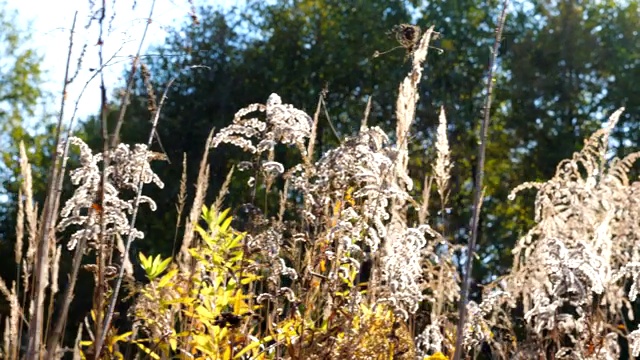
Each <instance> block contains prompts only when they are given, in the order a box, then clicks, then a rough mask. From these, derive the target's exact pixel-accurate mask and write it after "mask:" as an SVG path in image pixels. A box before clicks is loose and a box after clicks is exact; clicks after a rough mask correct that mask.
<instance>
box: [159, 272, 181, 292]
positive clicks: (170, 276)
mask: <svg viewBox="0 0 640 360" xmlns="http://www.w3.org/2000/svg"><path fill="white" fill-rule="evenodd" d="M177 273H178V269H173V270H171V271H169V272H168V273H166V274H165V275H164V276H163V277H162V278H161V279H160V281H159V282H158V287H161V288H162V287H164V286H165V285H167V284H168V283H169V281H171V279H173V277H174V276H175V275H176V274H177Z"/></svg>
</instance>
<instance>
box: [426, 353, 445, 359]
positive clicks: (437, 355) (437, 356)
mask: <svg viewBox="0 0 640 360" xmlns="http://www.w3.org/2000/svg"><path fill="white" fill-rule="evenodd" d="M424 360H449V358H448V357H446V356H445V355H444V354H443V353H441V352H440V351H438V352H437V353H435V354H433V355H430V356H425V357H424Z"/></svg>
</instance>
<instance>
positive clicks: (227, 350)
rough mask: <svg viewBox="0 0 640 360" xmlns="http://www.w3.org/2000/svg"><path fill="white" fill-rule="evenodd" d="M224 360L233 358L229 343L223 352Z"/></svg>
mask: <svg viewBox="0 0 640 360" xmlns="http://www.w3.org/2000/svg"><path fill="white" fill-rule="evenodd" d="M222 359H223V360H229V359H231V346H229V345H227V346H226V347H225V349H224V353H222Z"/></svg>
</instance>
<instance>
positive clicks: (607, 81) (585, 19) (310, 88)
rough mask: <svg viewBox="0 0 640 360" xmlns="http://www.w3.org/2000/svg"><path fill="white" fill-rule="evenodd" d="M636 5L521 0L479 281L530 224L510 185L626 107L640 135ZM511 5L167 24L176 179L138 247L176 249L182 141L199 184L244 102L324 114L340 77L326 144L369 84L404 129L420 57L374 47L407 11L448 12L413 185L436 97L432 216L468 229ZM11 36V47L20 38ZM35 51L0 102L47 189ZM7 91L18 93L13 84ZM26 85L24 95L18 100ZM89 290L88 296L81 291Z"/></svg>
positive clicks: (214, 17) (7, 221) (221, 167)
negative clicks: (447, 170)
mask: <svg viewBox="0 0 640 360" xmlns="http://www.w3.org/2000/svg"><path fill="white" fill-rule="evenodd" d="M639 3H640V2H639V1H637V0H628V1H612V0H608V1H596V0H578V1H575V0H554V1H551V0H543V1H522V2H516V3H515V4H513V5H511V8H510V15H509V17H508V22H507V25H506V29H505V38H504V42H503V44H502V47H501V50H500V51H501V53H500V54H499V57H498V64H497V67H498V68H497V72H496V76H495V81H496V91H495V99H494V104H495V106H494V108H493V114H492V124H491V128H490V140H489V146H488V149H487V159H488V162H487V168H486V177H485V181H486V184H485V185H486V192H485V195H486V198H485V202H484V204H483V213H482V220H481V229H480V236H479V241H478V259H477V261H476V264H475V265H474V275H473V279H475V281H476V282H478V283H482V282H486V281H487V280H489V279H492V278H495V277H497V276H500V275H501V274H504V273H505V271H507V269H509V268H510V265H511V253H510V250H511V248H512V247H513V245H514V242H515V240H516V239H517V238H518V236H519V235H521V234H522V233H523V232H524V231H525V230H526V229H527V228H528V227H529V226H530V225H531V221H532V212H531V210H530V209H531V208H532V207H531V204H532V198H531V197H529V198H527V197H519V198H518V199H517V200H516V201H513V202H508V201H507V194H508V193H509V191H510V190H511V189H512V188H513V187H515V186H516V185H518V184H520V183H522V182H525V181H535V180H542V179H547V178H549V177H550V176H551V175H552V174H553V173H554V171H555V166H556V165H557V163H558V162H559V160H561V159H563V158H566V157H570V156H571V154H572V153H573V152H574V151H576V150H577V149H579V148H580V147H581V146H582V139H583V138H585V136H586V135H588V134H590V133H591V132H592V131H593V130H594V129H596V128H598V127H599V126H600V124H601V122H602V119H604V118H606V116H607V115H608V114H609V113H610V112H612V111H613V110H614V109H615V108H617V107H619V106H625V107H626V108H627V111H626V112H625V113H624V115H623V117H622V118H621V122H620V124H619V126H618V128H617V130H616V131H617V132H616V133H615V134H614V137H615V138H616V139H617V142H618V144H620V145H626V146H631V148H635V147H636V146H635V145H637V144H638V142H639V141H640V139H639V138H638V137H639V136H640V131H639V130H640V128H639V127H640V125H639V124H640V122H639V121H638V120H639V116H640V94H639V92H640V88H639V87H638V86H637V82H638V81H639V80H640V70H639V63H640V50H639V49H640V43H639V42H640V40H639V37H638V28H639V26H638V25H639V24H640V8H639ZM498 11H499V6H498V1H495V0H492V1H478V0H455V1H430V2H422V1H411V2H406V1H382V0H372V1H337V0H317V1H311V0H290V1H279V2H276V3H275V4H265V3H263V2H261V1H248V2H247V5H246V7H243V8H233V9H227V10H222V9H220V8H216V7H211V6H210V7H203V8H200V9H198V12H197V13H198V20H199V23H194V22H185V23H184V24H183V25H182V26H180V27H178V28H176V29H174V30H173V31H171V32H170V34H169V36H168V37H167V39H166V41H165V43H164V44H162V45H160V46H158V47H157V48H156V49H154V50H153V51H150V53H149V54H148V55H146V56H144V57H143V58H142V62H143V63H145V64H146V66H147V67H148V68H149V69H150V72H151V78H152V82H153V84H154V85H155V92H156V94H157V95H158V97H159V95H160V94H161V93H162V91H164V87H165V86H166V84H167V83H168V82H169V81H170V79H172V78H173V77H176V76H177V77H178V78H177V81H176V82H175V83H174V84H173V86H172V87H171V89H169V91H168V99H167V101H166V104H165V106H164V108H163V109H162V112H161V115H160V126H159V130H158V132H159V138H160V139H161V141H162V147H160V145H159V144H157V143H156V144H155V145H154V150H156V151H166V153H167V155H168V157H169V159H170V163H168V162H167V163H163V164H160V165H158V167H157V173H158V174H159V175H160V177H161V178H162V179H163V181H165V183H166V187H165V188H164V189H163V190H157V189H152V188H150V189H148V190H146V191H148V194H149V195H150V196H151V197H152V198H154V199H155V200H156V201H157V202H158V211H156V212H155V213H151V212H149V211H148V210H143V211H142V213H141V216H140V217H139V220H138V223H139V227H138V228H139V229H141V230H143V231H144V232H145V233H146V237H145V239H144V240H141V241H138V242H136V243H135V244H134V247H135V248H134V249H133V250H134V251H138V250H143V251H145V252H146V253H163V254H164V255H169V254H171V253H172V251H173V249H175V248H176V247H179V244H175V243H174V230H175V224H176V216H177V214H176V210H175V205H174V204H175V203H176V199H177V194H178V191H179V182H180V176H181V172H182V165H181V164H182V156H183V153H184V154H185V156H186V159H187V163H188V171H187V174H188V181H187V183H188V186H187V189H188V192H189V196H192V195H193V191H192V190H193V187H192V184H193V183H194V182H195V179H196V176H197V164H198V163H199V161H200V158H201V156H202V152H203V147H204V144H205V139H206V137H207V134H208V133H209V131H210V130H211V129H212V128H217V129H220V128H222V127H224V126H225V125H228V124H229V123H230V121H231V119H232V118H233V114H234V113H235V111H236V110H237V109H240V108H242V107H244V106H246V105H247V104H250V103H256V102H264V101H265V100H266V98H267V97H268V96H269V94H270V93H272V92H277V93H278V94H279V95H281V96H282V98H283V100H284V101H285V102H287V103H291V104H295V105H296V107H298V108H300V109H304V110H306V111H307V112H308V113H310V114H312V113H313V112H314V111H315V108H316V105H317V102H318V97H319V94H320V93H321V92H323V90H328V92H327V93H326V97H325V99H324V100H325V103H326V106H327V113H328V115H329V118H330V121H329V120H327V117H326V116H324V114H323V116H321V120H320V131H319V135H318V146H319V148H318V150H319V151H317V152H316V154H320V153H322V152H323V151H324V150H326V149H329V148H331V147H333V146H335V145H336V144H338V143H339V142H340V141H341V140H343V139H344V137H345V136H349V135H352V134H354V133H355V132H356V131H357V129H358V128H359V125H360V122H361V119H362V116H363V113H364V109H365V105H366V102H367V99H368V98H369V97H370V96H371V97H372V99H373V101H372V109H371V114H370V116H369V124H372V125H379V126H382V127H383V128H384V129H385V130H387V131H389V132H392V130H393V129H394V128H395V123H394V107H395V98H396V95H397V86H398V83H399V81H400V79H401V78H402V77H403V76H404V75H405V74H406V72H407V70H408V64H407V62H406V59H405V51H404V50H402V49H398V50H395V51H392V52H389V53H387V54H384V55H382V56H379V57H374V56H373V54H374V53H375V52H376V51H379V52H384V51H386V50H389V49H391V48H393V47H395V46H397V43H396V42H395V40H394V39H393V36H389V35H388V34H387V32H388V31H389V30H390V29H391V28H392V27H393V26H394V25H397V24H400V23H415V24H418V25H420V26H421V27H423V28H426V27H428V26H430V25H435V29H436V31H438V32H439V33H440V38H439V39H438V40H437V41H436V42H434V46H437V47H438V48H440V49H442V52H441V53H439V52H438V51H436V50H435V49H433V50H432V52H431V54H430V55H429V58H428V61H427V68H426V70H425V77H426V78H425V79H424V80H423V81H422V85H421V99H420V102H419V108H418V111H417V114H416V117H417V120H416V125H415V127H414V129H412V133H413V134H414V135H413V137H412V138H411V159H412V162H411V163H410V171H411V175H412V177H413V178H414V180H415V181H416V185H417V186H416V189H415V191H416V192H420V191H422V184H421V182H422V179H424V177H425V176H427V175H429V174H430V172H431V169H430V168H429V166H428V164H429V163H430V161H431V159H432V158H433V156H434V151H433V150H432V143H433V129H435V124H436V123H437V115H438V109H439V108H440V107H441V106H442V107H444V109H445V111H446V112H447V118H448V120H449V138H450V141H451V148H452V151H453V153H452V161H453V163H454V164H455V167H454V170H453V178H452V189H451V198H450V202H449V204H448V209H447V211H446V212H445V214H441V213H439V207H438V206H436V207H434V208H433V209H432V211H431V214H432V218H433V222H434V223H437V225H438V226H439V227H440V229H439V230H441V231H443V233H444V234H445V235H446V236H448V237H450V238H452V239H455V241H457V242H459V243H465V242H466V240H467V235H468V233H467V231H468V230H467V229H468V224H469V217H470V212H471V191H472V187H473V183H472V182H473V179H474V173H475V168H474V166H475V163H476V160H475V156H476V152H477V149H476V147H477V132H478V130H479V123H480V121H479V119H480V114H481V110H482V104H483V103H482V99H483V96H484V81H485V80H484V77H485V76H486V73H487V70H488V69H487V66H488V62H489V56H490V44H491V42H492V41H493V29H494V28H495V25H496V24H495V21H496V19H497V17H498ZM0 24H1V26H2V30H3V31H2V33H5V32H4V30H8V31H10V30H12V31H14V32H16V31H17V30H15V29H13V28H12V27H11V24H10V23H9V22H6V21H3V22H0ZM6 41H7V40H5V42H6ZM21 41H23V42H24V40H21ZM8 44H9V46H8V49H12V46H14V45H12V43H11V42H8ZM29 56H31V57H27V58H28V59H29V62H28V63H26V62H25V61H23V60H21V59H23V55H22V54H19V53H16V52H15V51H14V52H12V53H11V52H10V53H9V55H8V57H7V58H9V59H11V62H13V61H14V60H15V67H16V68H18V69H22V70H20V71H4V70H3V71H0V78H1V79H2V81H0V84H13V86H14V87H15V88H11V87H10V88H8V90H5V88H3V87H0V110H1V109H14V108H19V109H21V110H20V111H19V112H18V113H15V111H10V112H7V111H4V112H3V111H0V126H2V129H3V134H2V136H3V138H2V139H3V140H2V142H3V144H7V143H9V141H7V142H5V140H4V139H6V138H7V137H9V138H11V139H12V141H11V143H12V144H17V141H18V140H19V139H27V140H28V142H29V143H30V144H31V146H32V148H33V149H34V151H33V153H32V158H31V160H32V162H33V163H34V164H35V165H36V168H35V169H34V174H36V176H37V178H38V180H37V181H38V183H37V184H36V190H37V192H38V194H37V195H39V196H40V198H41V197H42V196H43V189H44V187H43V184H44V177H45V176H46V172H45V169H46V166H47V161H46V160H47V159H48V158H49V155H48V154H49V153H48V151H50V145H51V144H50V140H51V139H50V138H47V137H46V136H41V137H38V136H29V137H27V135H26V132H25V130H24V126H23V125H24V124H22V123H20V119H22V118H28V117H31V116H32V115H33V112H30V111H29V109H32V108H33V107H34V106H35V104H36V99H37V98H38V97H39V96H40V94H39V93H38V78H37V76H36V75H37V63H38V58H37V56H35V55H29ZM193 66H198V67H195V68H193ZM20 74H23V75H24V74H32V75H33V76H32V77H26V78H25V77H24V76H23V77H20V76H21V75H20ZM135 76H136V86H135V88H134V96H133V97H132V98H131V103H130V105H129V107H128V111H127V116H126V120H125V124H124V127H123V129H122V134H121V141H122V142H125V143H134V142H142V141H144V140H145V139H146V136H147V135H146V134H148V131H149V129H150V121H149V119H150V113H149V109H148V105H147V104H148V103H147V93H146V89H145V86H144V83H143V81H142V78H141V77H140V74H139V73H136V74H135ZM16 86H17V87H16ZM6 91H8V92H9V94H13V96H8V97H7V96H4V93H5V92H6ZM118 94H119V92H117V91H114V96H113V97H112V103H113V105H112V107H111V110H112V113H111V114H110V117H109V123H110V124H113V123H114V122H115V119H116V118H117V112H118V110H119V109H118V107H117V106H116V105H115V104H118V103H119V101H118V100H119V99H118V97H119V95H118ZM14 99H17V101H20V102H21V103H20V104H22V105H20V106H18V107H16V106H14V105H13V104H14V102H12V101H16V100H14ZM9 113H10V114H13V115H7V114H9ZM16 114H18V115H16ZM97 120H98V119H97V118H90V119H87V120H86V121H85V122H84V125H83V129H82V131H81V132H82V133H83V134H84V136H85V138H86V139H87V140H88V143H89V144H90V145H91V146H92V147H93V148H94V149H98V148H101V142H102V140H101V138H100V126H99V122H98V121H97ZM330 122H331V124H332V125H333V126H334V127H335V129H336V133H334V131H333V130H332V129H331V126H330ZM7 129H11V130H10V131H9V130H7ZM40 134H46V132H42V131H41V132H40ZM4 147H5V146H3V150H5V151H7V150H9V151H8V152H6V153H5V154H6V155H4V158H3V160H4V162H5V166H4V167H2V169H0V170H1V171H2V173H1V174H2V179H1V180H2V192H3V193H2V194H3V195H4V197H3V198H2V199H1V201H2V202H3V206H2V209H1V211H0V221H1V224H0V240H1V241H2V244H0V245H2V246H1V247H0V249H1V251H2V252H3V256H8V255H6V254H10V253H11V252H12V249H11V244H12V243H13V242H14V240H13V238H12V236H14V235H13V227H14V224H15V216H14V215H13V213H14V212H15V211H14V210H15V209H14V207H13V206H14V205H13V204H14V203H15V201H14V200H15V196H16V195H17V194H16V190H17V187H16V183H15V182H16V179H17V178H16V175H15V174H16V170H15V169H16V166H15V163H14V162H13V161H15V154H17V147H15V148H14V147H9V146H7V147H6V149H4ZM615 151H616V152H617V153H618V154H619V155H622V154H625V153H628V152H629V151H631V149H629V148H625V146H619V147H617V148H616V149H615ZM277 156H278V157H280V158H281V159H285V160H284V163H285V166H286V157H287V150H286V149H282V150H281V151H280V152H279V154H278V155H277ZM241 159H242V157H241V154H240V153H239V152H238V151H237V150H236V149H235V148H234V147H221V148H220V149H216V151H214V152H212V153H211V154H210V163H211V182H210V186H209V196H208V201H209V202H210V201H212V199H213V198H214V197H215V195H217V191H218V189H219V188H220V185H221V183H222V182H223V181H224V178H225V176H226V175H227V173H228V171H229V170H230V169H231V167H232V166H233V165H234V164H236V163H237V162H238V161H239V160H241ZM236 175H237V174H236ZM245 180H246V176H245V177H244V178H243V177H242V176H237V180H236V181H234V182H233V183H232V186H231V191H230V195H229V196H228V200H227V205H228V206H231V207H232V208H234V209H238V208H239V206H240V205H241V204H243V203H244V202H247V201H248V200H250V196H251V192H250V191H248V187H247V185H246V181H245ZM189 201H190V198H188V199H187V203H189ZM178 238H180V236H179V237H178ZM133 258H134V259H135V257H133ZM2 266H3V267H2V268H1V269H2V271H3V276H4V274H7V273H9V272H10V271H11V269H10V266H8V265H5V264H3V265H2ZM79 291H82V287H81V288H80V289H79ZM82 298H84V296H83V295H82V294H78V296H76V299H82ZM80 316H82V315H80ZM78 319H79V318H78ZM69 328H73V327H72V326H69Z"/></svg>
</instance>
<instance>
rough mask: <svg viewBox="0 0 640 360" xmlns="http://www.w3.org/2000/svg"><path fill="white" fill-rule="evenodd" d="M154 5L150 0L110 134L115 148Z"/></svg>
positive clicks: (154, 0)
mask: <svg viewBox="0 0 640 360" xmlns="http://www.w3.org/2000/svg"><path fill="white" fill-rule="evenodd" d="M155 6H156V0H153V1H152V2H151V9H149V17H148V18H147V24H146V25H145V27H144V31H143V32H142V37H141V38H140V44H139V45H138V51H137V52H136V56H135V57H134V58H133V63H132V64H131V71H130V72H129V79H127V89H126V91H125V92H124V97H123V99H122V103H121V104H120V112H119V114H118V121H117V122H116V127H115V128H114V130H113V134H111V136H112V137H111V147H112V148H115V147H116V146H117V145H118V142H120V129H121V128H122V124H123V123H124V114H125V113H126V112H127V106H129V96H131V92H132V91H133V85H134V83H135V75H136V70H137V69H138V62H139V61H140V53H141V52H142V45H143V44H144V40H145V38H146V37H147V31H148V30H149V25H150V24H151V18H152V17H153V9H154V7H155Z"/></svg>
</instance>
